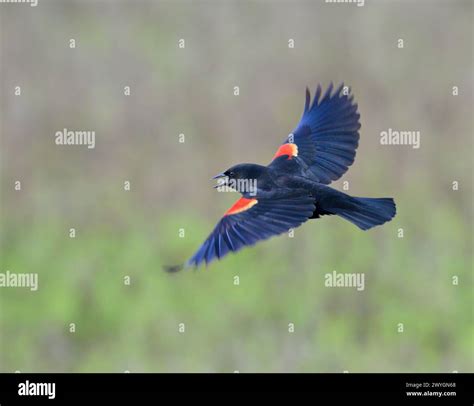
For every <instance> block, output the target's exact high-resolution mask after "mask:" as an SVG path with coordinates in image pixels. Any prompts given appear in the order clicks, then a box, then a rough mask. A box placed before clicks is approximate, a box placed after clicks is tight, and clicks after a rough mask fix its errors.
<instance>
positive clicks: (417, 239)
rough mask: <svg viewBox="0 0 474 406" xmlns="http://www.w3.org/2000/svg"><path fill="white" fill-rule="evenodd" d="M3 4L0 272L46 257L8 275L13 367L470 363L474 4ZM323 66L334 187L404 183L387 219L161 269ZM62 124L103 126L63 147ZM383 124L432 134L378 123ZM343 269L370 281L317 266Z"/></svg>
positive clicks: (1, 306)
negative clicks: (224, 173)
mask: <svg viewBox="0 0 474 406" xmlns="http://www.w3.org/2000/svg"><path fill="white" fill-rule="evenodd" d="M0 23H1V40H2V42H1V58H2V59H1V60H2V76H1V77H2V86H1V89H2V93H1V102H2V103H1V104H2V127H1V131H2V133H1V161H2V173H1V182H2V183H1V186H2V189H1V231H2V233H1V246H0V266H1V268H0V272H5V271H6V270H10V272H17V273H28V272H37V273H38V274H39V289H38V291H36V292H31V291H29V290H28V289H20V288H16V289H15V288H0V370H1V371H14V370H21V371H25V372H26V371H34V372H36V371H80V372H90V371H94V372H96V371H124V370H130V371H132V372H138V371H146V372H178V371H183V372H188V371H189V372H211V371H219V372H232V371H234V370H239V371H241V372H264V371H272V372H300V371H305V372H313V371H315V372H340V371H343V370H348V371H351V372H370V371H377V372H398V371H420V372H421V371H429V372H441V371H453V370H457V371H472V370H473V348H472V343H473V339H474V323H473V313H472V310H473V309H472V305H473V291H472V286H473V285H472V282H473V281H472V243H473V241H472V130H473V128H472V111H471V110H472V91H473V89H472V72H473V66H472V3H470V2H467V1H466V2H462V1H454V2H447V1H439V2H436V1H434V2H429V3H424V2H422V3H416V2H414V1H413V2H408V1H405V2H393V1H381V2H377V3H375V2H370V4H369V3H367V4H366V5H365V6H364V7H357V6H355V5H347V4H346V5H341V4H325V3H323V2H321V3H317V2H275V3H269V2H263V1H262V2H257V1H248V2H231V1H228V2H217V1H198V2H158V1H154V2H153V1H150V2H142V1H138V2H132V1H130V2H111V1H102V2H99V1H97V2H96V1H90V2H75V1H71V2H59V1H47V0H40V3H39V5H38V7H36V8H33V7H29V6H28V5H2V7H1V9H0ZM441 26H442V27H443V29H441V28H440V27H441ZM70 38H74V39H75V40H76V44H77V45H76V48H75V49H70V48H69V39H70ZM180 38H184V39H185V40H186V48H185V49H179V48H178V40H179V39H180ZM289 38H293V39H295V48H294V49H289V48H288V39H289ZM398 38H403V39H404V44H405V47H404V48H403V49H399V48H397V39H398ZM331 80H332V81H334V82H336V83H338V82H340V81H344V82H345V83H348V84H350V85H351V86H352V89H353V92H354V93H355V97H356V100H357V102H358V103H359V111H360V113H361V122H362V129H361V142H360V147H359V150H358V154H357V157H356V161H355V163H354V165H353V166H352V167H351V168H350V170H349V172H348V173H347V174H346V175H345V176H344V177H343V178H342V179H341V180H340V181H338V182H336V183H335V187H338V188H342V181H345V180H347V181H349V191H348V192H349V193H351V194H353V195H358V196H373V197H382V196H393V197H394V198H395V200H396V203H397V208H398V214H397V217H396V218H395V219H394V220H393V221H392V222H390V223H388V224H386V225H384V226H383V227H378V228H376V229H374V230H372V231H369V232H362V231H360V230H358V229H357V228H356V227H355V226H353V225H351V224H350V223H348V222H345V221H344V220H342V219H339V218H335V217H329V218H323V219H320V220H317V221H315V220H312V221H309V222H308V223H306V224H305V225H304V226H303V227H301V228H298V229H297V230H296V231H295V235H294V238H289V236H287V235H283V236H281V237H278V238H274V239H272V240H269V241H267V242H264V243H261V244H259V245H257V246H256V247H253V248H248V249H245V250H243V251H241V252H240V253H239V254H238V255H229V256H228V257H226V258H225V259H224V260H223V261H221V262H217V263H213V264H212V265H210V266H209V268H208V269H201V270H198V271H195V272H183V273H180V274H175V275H170V274H166V273H164V272H162V269H161V268H162V266H163V265H165V264H173V263H178V262H182V261H184V260H186V259H187V258H189V256H190V255H191V254H192V253H193V252H194V250H196V249H197V248H198V246H199V244H200V243H201V242H202V241H203V240H204V238H205V237H206V236H207V234H208V233H209V232H210V230H211V229H212V227H213V226H214V224H215V222H216V221H217V220H218V219H219V217H220V215H221V213H223V211H224V210H225V209H226V208H227V207H228V206H230V204H232V203H233V201H234V200H235V199H236V198H237V195H235V194H224V193H217V192H216V191H215V190H213V189H212V188H211V184H210V182H209V181H208V179H209V178H210V177H211V176H212V175H214V174H216V173H218V172H220V171H221V170H223V169H226V168H227V167H229V166H231V165H232V164H235V163H237V162H257V163H266V162H268V161H269V159H270V158H271V156H272V155H273V153H274V151H275V150H276V148H277V146H278V144H279V143H280V142H281V141H282V140H283V139H284V138H285V136H286V135H287V134H288V133H289V132H290V131H291V130H292V129H293V127H294V126H295V125H296V123H297V121H298V119H299V117H300V115H301V112H302V108H303V102H304V92H303V91H304V87H305V86H306V85H310V87H314V86H315V85H316V84H317V83H318V82H321V83H323V84H324V85H327V84H328V83H329V82H330V81H331ZM15 86H21V89H22V93H21V96H14V95H13V92H14V88H15ZM124 86H130V87H131V95H130V96H125V95H124V94H123V90H124ZM234 86H239V87H240V95H239V96H234V95H233V87H234ZM453 86H458V87H459V95H458V96H453V95H452V87H453ZM63 128H68V129H72V130H89V129H90V130H95V131H96V148H95V149H93V150H88V149H87V148H85V147H78V146H74V147H60V146H56V145H55V144H54V134H55V132H56V131H58V130H62V129H63ZM388 128H393V129H400V130H420V131H421V134H422V135H421V148H420V149H412V148H411V147H409V146H404V147H403V146H398V147H397V146H382V145H380V143H379V134H380V131H384V130H387V129H388ZM180 133H184V134H185V142H184V143H179V142H178V134H180ZM16 180H20V181H21V184H22V190H21V191H15V190H14V182H15V181H16ZM125 181H130V182H131V190H130V191H125V190H124V188H123V185H124V182H125ZM453 181H457V182H458V183H459V190H453V187H452V182H453ZM70 228H75V229H76V237H75V238H69V229H70ZM180 228H184V230H185V237H184V238H180V237H179V229H180ZM400 228H402V229H403V234H404V237H403V238H399V237H398V235H399V229H400ZM333 270H336V271H338V272H350V273H352V272H358V273H364V274H365V290H363V291H361V292H358V291H357V290H356V289H353V288H327V287H325V286H324V281H325V274H326V273H330V272H332V271H333ZM235 276H238V277H239V282H240V283H239V285H235ZM127 277H130V285H127V284H126V281H128V279H127ZM453 277H458V280H459V283H458V284H457V285H454V284H453ZM71 323H74V326H75V332H70V328H71ZM180 323H184V328H185V332H184V333H181V332H180V331H179V328H180ZM290 323H292V324H293V325H294V332H289V324H290ZM399 323H403V330H404V331H403V332H402V333H400V332H398V329H399Z"/></svg>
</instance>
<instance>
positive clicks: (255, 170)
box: [212, 164, 265, 195]
mask: <svg viewBox="0 0 474 406" xmlns="http://www.w3.org/2000/svg"><path fill="white" fill-rule="evenodd" d="M264 169H265V167H263V166H260V165H255V164H238V165H234V166H232V167H230V168H229V169H227V170H226V171H224V172H222V173H219V174H218V175H216V176H214V177H213V178H212V179H217V185H216V186H214V187H215V188H217V189H218V190H220V189H219V188H222V189H224V188H225V189H226V188H231V189H234V190H236V191H237V192H240V193H244V194H250V195H252V194H255V193H256V191H257V186H258V185H257V182H258V179H259V177H260V176H261V175H262V173H263V171H264Z"/></svg>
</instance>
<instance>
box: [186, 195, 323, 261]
mask: <svg viewBox="0 0 474 406" xmlns="http://www.w3.org/2000/svg"><path fill="white" fill-rule="evenodd" d="M314 209H315V205H314V198H312V197H310V196H307V195H297V196H291V197H284V198H277V199H261V198H259V199H246V198H244V197H242V198H240V199H239V200H237V202H236V203H235V204H234V205H233V206H232V207H231V208H230V209H229V210H227V212H226V213H225V214H224V217H223V218H222V219H221V220H220V221H219V223H217V225H216V227H215V228H214V230H213V231H212V232H211V234H210V235H209V237H208V238H207V239H206V241H205V242H204V243H203V244H202V246H201V247H200V248H199V250H198V251H197V252H196V253H195V254H194V255H193V256H192V257H191V259H190V260H189V261H188V262H187V263H186V266H198V265H200V264H201V263H202V262H206V263H209V262H211V261H212V260H213V259H215V258H222V257H223V256H224V255H226V254H227V253H229V252H231V251H233V252H235V251H238V250H240V249H241V248H243V247H244V246H246V245H253V244H255V243H256V242H257V241H259V240H265V239H267V238H270V237H272V236H274V235H278V234H282V233H285V232H287V231H288V230H289V229H290V228H294V227H298V226H299V225H300V224H302V223H304V222H305V221H306V220H308V218H309V217H311V215H312V213H313V212H314Z"/></svg>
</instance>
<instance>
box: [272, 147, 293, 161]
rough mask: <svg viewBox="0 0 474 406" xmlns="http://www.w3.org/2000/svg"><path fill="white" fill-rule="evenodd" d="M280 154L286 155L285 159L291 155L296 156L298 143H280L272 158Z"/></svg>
mask: <svg viewBox="0 0 474 406" xmlns="http://www.w3.org/2000/svg"><path fill="white" fill-rule="evenodd" d="M282 155H288V158H287V159H291V157H294V156H298V145H296V144H291V143H286V144H283V145H280V147H279V148H278V150H277V152H276V153H275V155H274V156H273V158H272V160H273V159H275V158H278V157H279V156H282Z"/></svg>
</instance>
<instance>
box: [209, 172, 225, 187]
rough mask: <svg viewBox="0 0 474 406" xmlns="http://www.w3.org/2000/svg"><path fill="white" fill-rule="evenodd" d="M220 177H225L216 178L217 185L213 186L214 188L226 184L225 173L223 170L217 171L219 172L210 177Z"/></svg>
mask: <svg viewBox="0 0 474 406" xmlns="http://www.w3.org/2000/svg"><path fill="white" fill-rule="evenodd" d="M222 178H226V179H225V180H218V181H217V185H216V186H214V189H217V188H218V187H222V186H225V185H226V184H227V175H226V174H225V173H224V172H222V173H219V174H217V175H216V176H214V177H213V178H212V179H222ZM212 179H211V180H212Z"/></svg>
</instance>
